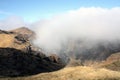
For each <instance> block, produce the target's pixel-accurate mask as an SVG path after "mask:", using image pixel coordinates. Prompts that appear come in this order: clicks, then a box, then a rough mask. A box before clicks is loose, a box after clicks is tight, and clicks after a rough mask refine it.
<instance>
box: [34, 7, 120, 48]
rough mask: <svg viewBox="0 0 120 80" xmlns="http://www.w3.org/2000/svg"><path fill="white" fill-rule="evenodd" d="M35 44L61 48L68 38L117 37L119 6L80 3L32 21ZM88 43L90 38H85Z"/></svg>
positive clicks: (119, 37) (98, 38)
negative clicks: (58, 13) (48, 18)
mask: <svg viewBox="0 0 120 80" xmlns="http://www.w3.org/2000/svg"><path fill="white" fill-rule="evenodd" d="M33 27H34V29H33V30H34V31H35V32H36V33H37V39H36V40H35V41H34V43H35V44H37V45H39V46H40V47H43V48H44V49H46V50H48V49H49V50H55V49H58V48H61V44H62V43H64V42H66V41H67V40H68V39H83V40H84V41H85V40H88V41H93V42H94V41H96V42H99V41H113V40H118V39H120V7H115V8H111V9H107V8H100V7H90V8H85V7H81V8H79V9H76V10H70V11H67V12H65V13H63V14H60V15H56V16H53V18H51V19H50V20H43V21H38V22H36V23H34V25H33ZM88 43H89V42H88Z"/></svg>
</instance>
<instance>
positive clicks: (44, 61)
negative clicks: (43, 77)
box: [0, 48, 64, 77]
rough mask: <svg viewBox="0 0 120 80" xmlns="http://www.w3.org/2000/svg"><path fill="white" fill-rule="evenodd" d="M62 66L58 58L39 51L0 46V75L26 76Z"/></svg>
mask: <svg viewBox="0 0 120 80" xmlns="http://www.w3.org/2000/svg"><path fill="white" fill-rule="evenodd" d="M34 53H35V54H34ZM63 67H64V64H63V63H62V62H61V60H60V58H57V59H56V58H55V57H51V56H50V57H49V56H48V57H47V56H45V55H44V54H43V53H41V52H36V51H31V52H23V51H21V50H17V49H14V48H0V76H4V77H5V76H6V77H15V76H28V75H33V74H38V73H42V72H51V71H55V70H59V69H61V68H63Z"/></svg>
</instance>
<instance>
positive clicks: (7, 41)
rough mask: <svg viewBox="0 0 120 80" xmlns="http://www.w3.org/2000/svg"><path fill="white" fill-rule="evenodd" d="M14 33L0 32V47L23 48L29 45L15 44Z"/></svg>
mask: <svg viewBox="0 0 120 80" xmlns="http://www.w3.org/2000/svg"><path fill="white" fill-rule="evenodd" d="M14 37H15V35H14V34H0V47H2V48H6V47H10V48H16V49H23V48H25V47H26V46H28V45H29V43H24V44H17V43H15V38H14Z"/></svg>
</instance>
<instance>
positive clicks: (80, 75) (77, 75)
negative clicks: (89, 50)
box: [0, 66, 120, 80]
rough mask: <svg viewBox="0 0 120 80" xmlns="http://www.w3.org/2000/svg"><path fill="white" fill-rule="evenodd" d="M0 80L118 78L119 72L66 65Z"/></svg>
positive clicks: (90, 79) (99, 79)
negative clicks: (55, 69)
mask: <svg viewBox="0 0 120 80" xmlns="http://www.w3.org/2000/svg"><path fill="white" fill-rule="evenodd" d="M0 80H120V72H116V71H111V70H107V69H103V68H101V69H95V68H92V67H85V66H84V67H82V66H77V67H67V68H64V69H62V70H59V71H56V72H51V73H42V74H38V75H33V76H28V77H17V78H0Z"/></svg>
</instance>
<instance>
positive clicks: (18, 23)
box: [0, 16, 26, 30]
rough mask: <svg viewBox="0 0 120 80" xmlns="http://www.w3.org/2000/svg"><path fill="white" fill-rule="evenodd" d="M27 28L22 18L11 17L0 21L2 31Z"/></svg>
mask: <svg viewBox="0 0 120 80" xmlns="http://www.w3.org/2000/svg"><path fill="white" fill-rule="evenodd" d="M22 26H26V23H25V22H24V20H23V19H22V18H21V17H17V16H10V17H8V18H6V19H4V20H1V21H0V29H3V30H12V29H15V28H18V27H22Z"/></svg>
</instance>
